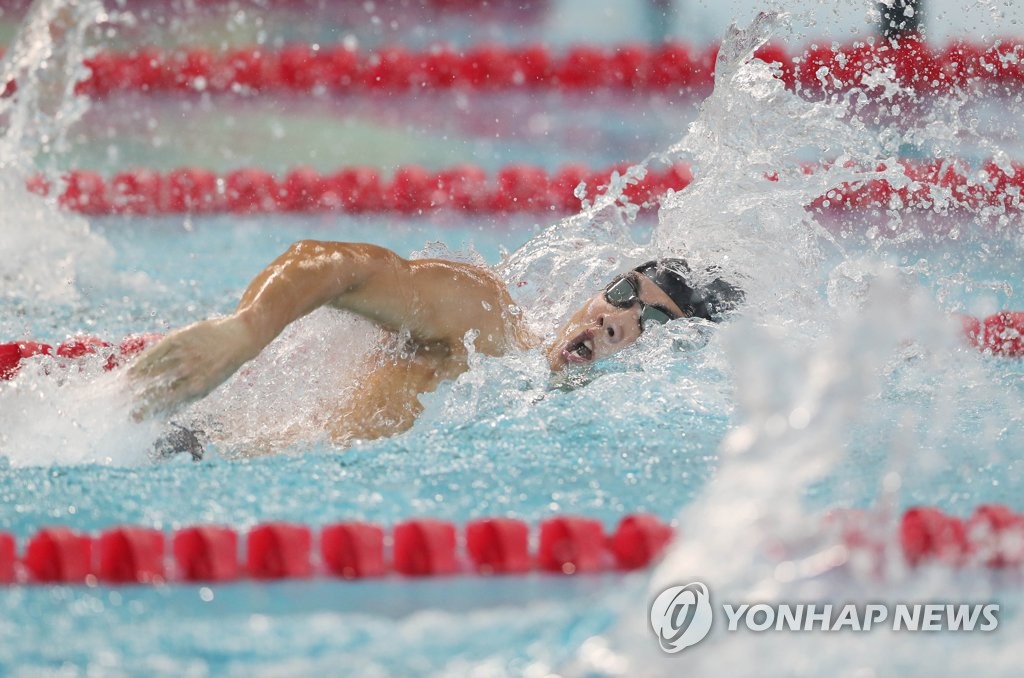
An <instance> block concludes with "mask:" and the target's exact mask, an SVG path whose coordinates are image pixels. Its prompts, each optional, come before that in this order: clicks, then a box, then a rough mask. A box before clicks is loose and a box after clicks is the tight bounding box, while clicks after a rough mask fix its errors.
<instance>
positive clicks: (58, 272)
mask: <svg viewBox="0 0 1024 678" xmlns="http://www.w3.org/2000/svg"><path fill="white" fill-rule="evenodd" d="M123 20H125V18H124V17H123V16H120V15H112V14H110V13H108V12H107V11H106V10H105V9H104V8H103V3H101V2H98V1H92V0H82V1H80V2H70V3H69V2H61V1H59V0H40V1H39V2H36V3H34V4H33V5H32V7H31V9H30V10H29V12H28V14H27V16H26V17H25V20H24V22H23V23H22V25H21V27H20V30H19V31H18V34H17V35H16V37H15V38H14V40H13V41H12V43H11V45H10V47H9V49H8V50H7V52H6V53H5V55H4V58H3V60H2V61H0V82H3V83H9V82H16V83H17V91H16V92H15V93H14V94H13V96H10V97H8V98H0V129H2V134H0V201H2V202H3V204H4V213H3V216H2V223H0V228H2V229H3V231H4V238H3V239H2V240H0V281H2V283H3V284H2V288H0V296H2V298H3V299H4V301H5V303H9V304H12V305H15V306H16V307H17V308H18V310H19V312H20V313H23V314H25V315H31V314H33V313H36V312H37V311H39V310H40V309H43V308H48V307H49V306H50V305H52V304H55V303H57V304H67V305H69V306H73V307H76V308H79V309H81V308H84V307H87V306H88V305H89V304H88V300H89V299H90V298H92V297H93V296H94V295H95V296H100V295H102V294H103V293H104V292H106V291H110V290H112V289H114V287H115V285H116V284H119V283H120V284H127V285H128V286H129V287H134V286H136V285H137V284H141V283H142V282H144V281H141V280H135V279H132V278H126V277H123V276H116V275H114V274H112V273H111V272H110V271H111V268H112V263H113V259H114V254H113V249H112V248H111V246H110V244H109V243H108V242H107V241H106V240H104V239H103V238H102V237H101V236H98V235H97V234H95V233H93V232H92V230H91V229H90V227H89V225H88V223H87V222H86V221H85V219H83V218H82V217H80V216H77V215H74V214H71V213H68V212H64V211H62V210H60V209H58V207H57V204H56V202H55V200H54V199H53V198H49V199H46V198H41V197H39V196H38V195H35V194H33V193H30V192H29V191H28V190H27V189H26V183H27V182H28V180H29V179H30V178H31V177H33V176H34V175H35V173H36V172H37V170H38V169H39V168H38V167H37V164H41V165H42V169H43V170H44V177H45V178H46V180H48V181H50V182H51V183H54V184H59V178H58V177H57V175H56V171H55V168H54V167H53V161H54V159H55V158H57V157H59V156H60V155H61V154H62V153H64V152H66V151H67V149H68V133H69V131H70V130H71V129H72V126H73V125H74V123H75V122H76V121H78V120H79V119H80V118H81V117H82V115H83V114H84V113H85V112H86V110H87V108H88V102H87V101H86V99H85V98H84V97H80V96H78V95H76V94H75V84H76V83H77V82H78V81H79V80H80V79H81V78H82V77H83V76H84V75H85V74H86V69H85V67H84V66H83V60H84V58H85V57H86V56H87V55H88V54H89V47H88V46H87V45H88V43H90V41H95V40H96V37H97V36H96V33H97V32H98V31H99V30H100V29H103V30H112V25H113V22H116V21H123ZM22 331H23V329H22V328H17V327H0V333H2V334H3V335H5V336H12V335H13V336H18V335H19V334H21V333H22Z"/></svg>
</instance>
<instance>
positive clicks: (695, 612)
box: [651, 582, 711, 654]
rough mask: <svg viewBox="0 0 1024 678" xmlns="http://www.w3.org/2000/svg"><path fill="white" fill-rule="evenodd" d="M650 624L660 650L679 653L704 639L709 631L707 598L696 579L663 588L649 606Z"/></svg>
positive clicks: (708, 604)
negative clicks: (690, 582) (682, 584)
mask: <svg viewBox="0 0 1024 678" xmlns="http://www.w3.org/2000/svg"><path fill="white" fill-rule="evenodd" d="M651 627H652V628H653V629H654V633H655V634H657V636H658V644H659V645H660V646H661V649H662V650H663V651H665V652H667V653H669V654H675V653H676V652H681V651H682V650H685V649H686V648H688V647H690V646H691V645H696V644H697V643H699V642H700V641H702V640H704V637H705V636H707V635H708V632H709V631H710V630H711V597H710V594H709V593H708V587H707V586H704V584H701V583H700V582H693V583H692V584H687V585H686V586H672V587H670V588H667V589H665V590H664V591H662V592H661V593H660V594H658V597H657V598H655V599H654V603H653V604H652V605H651Z"/></svg>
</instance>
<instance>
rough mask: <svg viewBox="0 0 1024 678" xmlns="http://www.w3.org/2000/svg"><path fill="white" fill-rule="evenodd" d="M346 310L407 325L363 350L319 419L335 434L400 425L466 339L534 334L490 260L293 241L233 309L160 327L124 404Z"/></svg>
mask: <svg viewBox="0 0 1024 678" xmlns="http://www.w3.org/2000/svg"><path fill="white" fill-rule="evenodd" d="M321 306H330V307H333V308H338V309H342V310H345V311H350V312H352V313H355V314H357V315H360V316H362V317H364V318H366V319H368V320H370V321H372V322H373V323H375V324H376V325H378V326H379V327H380V328H382V329H383V330H385V331H387V332H394V333H397V332H402V331H404V332H407V333H408V336H409V337H410V341H411V344H412V345H411V346H410V349H411V350H409V351H403V352H402V353H403V356H391V355H389V356H387V357H384V358H382V359H379V360H375V361H374V364H373V368H372V371H371V372H370V373H369V374H368V375H366V377H365V378H363V379H361V380H360V383H359V384H358V385H357V387H356V390H355V393H354V395H353V396H352V397H351V398H349V399H347V401H346V402H345V403H344V404H339V408H338V410H337V412H336V413H334V414H333V416H329V419H330V422H331V423H330V425H329V426H328V428H329V430H330V433H331V434H332V436H333V437H334V438H335V439H337V440H338V441H339V442H347V441H349V440H351V439H353V438H361V439H372V438H379V437H382V436H387V435H393V434H395V433H398V432H401V431H403V430H405V429H407V428H409V427H410V426H411V425H412V423H413V421H414V420H415V418H416V416H417V415H418V414H419V413H420V411H421V409H422V407H421V406H420V404H419V401H418V399H417V396H418V395H419V394H420V393H423V392H426V391H431V390H434V389H435V388H436V387H437V385H438V383H440V382H441V381H442V380H444V379H451V378H454V377H455V376H458V375H459V374H460V373H462V372H463V371H465V370H466V365H467V361H466V357H467V356H466V348H465V345H464V343H463V342H464V341H465V337H466V334H467V332H470V331H473V332H474V333H475V335H476V339H475V342H474V343H475V347H476V350H477V351H479V352H481V353H484V354H487V355H495V356H496V355H502V354H504V353H505V352H507V351H508V350H510V349H516V348H528V347H529V346H530V345H533V344H535V343H536V342H535V340H534V339H533V338H532V337H531V335H530V333H529V331H528V330H527V329H526V327H525V324H524V323H523V321H522V319H521V316H520V314H519V313H517V312H516V310H515V308H514V305H513V302H512V299H511V297H510V296H509V294H508V290H507V288H506V287H505V285H504V283H502V282H501V281H500V280H499V279H497V278H496V277H495V276H494V275H493V274H492V273H491V272H490V271H488V270H486V269H484V268H481V267H479V266H473V265H471V264H465V263H460V262H453V261H444V260H440V259H421V260H411V261H410V260H406V259H403V258H402V257H400V256H398V255H397V254H395V253H394V252H392V251H391V250H388V249H385V248H383V247H378V246H376V245H370V244H363V243H342V242H320V241H311V240H303V241H300V242H297V243H295V244H294V245H292V246H291V247H290V248H288V250H287V251H286V252H285V253H284V254H282V255H281V256H279V257H278V258H277V259H275V260H274V261H273V262H272V263H271V264H270V265H269V266H268V267H267V268H266V269H264V270H263V271H262V272H261V273H260V274H259V275H257V276H256V278H255V279H253V281H252V282H251V283H250V284H249V286H248V287H247V288H246V290H245V292H244V293H243V294H242V299H241V301H240V302H239V304H238V308H237V309H236V310H235V312H234V313H233V314H232V315H230V316H227V317H225V318H216V319H211V320H203V321H200V322H197V323H195V324H193V325H189V326H188V327H185V328H183V329H180V330H177V331H175V332H172V333H171V334H169V335H167V336H166V337H165V338H164V339H163V340H162V341H160V342H158V343H157V344H156V345H155V346H153V347H152V348H150V349H148V350H147V351H145V352H144V353H143V354H142V355H141V356H140V357H139V359H138V360H137V361H136V362H135V363H134V364H133V365H132V366H131V368H130V369H129V373H128V374H129V380H130V381H131V383H132V384H133V387H134V389H135V396H136V398H137V400H136V403H137V404H136V406H135V408H134V409H133V414H134V416H135V417H136V418H137V419H144V418H148V417H151V416H154V415H156V414H159V413H170V412H173V411H175V410H176V409H178V408H180V407H181V406H183V405H185V404H187V403H189V402H192V401H195V400H198V399H200V398H202V397H204V396H206V395H207V394H208V393H210V392H211V391H212V390H213V389H215V388H217V386H219V385H220V384H222V383H223V382H224V381H226V380H227V379H228V378H229V377H230V376H231V375H232V374H234V373H235V372H236V371H237V370H238V368H240V367H241V366H242V365H243V364H245V363H246V362H248V361H249V360H252V359H253V358H255V357H256V356H257V355H259V353H260V352H261V351H262V350H263V349H264V348H265V347H266V346H267V345H268V344H269V343H270V342H271V341H273V339H274V338H275V337H277V335H279V334H280V333H281V331H282V330H284V328H285V327H287V326H288V325H289V324H290V323H292V322H294V321H295V320H297V319H299V318H301V317H303V316H305V315H306V314H308V313H310V312H311V311H313V310H315V309H317V308H319V307H321Z"/></svg>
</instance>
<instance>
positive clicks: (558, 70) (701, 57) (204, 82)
mask: <svg viewBox="0 0 1024 678" xmlns="http://www.w3.org/2000/svg"><path fill="white" fill-rule="evenodd" d="M832 43H833V41H832V40H831V39H823V40H821V41H819V42H818V43H817V44H815V43H811V45H810V46H809V47H808V48H806V49H802V50H799V51H797V52H796V53H790V52H787V50H786V48H784V47H783V46H781V45H778V44H771V45H765V46H764V47H761V48H760V49H759V50H758V51H757V53H756V56H758V57H760V58H761V59H762V60H763V61H765V62H767V63H775V64H777V67H778V77H779V78H780V79H781V80H782V81H783V82H784V83H785V84H786V86H787V87H788V88H789V89H791V90H796V91H798V92H800V93H801V95H802V96H804V97H805V98H809V99H815V98H824V96H825V95H826V94H832V93H837V92H840V91H845V90H848V89H852V88H854V87H861V88H864V89H867V90H870V89H871V88H872V87H873V85H869V84H867V83H865V82H863V80H864V76H865V74H866V73H867V72H869V71H872V70H878V69H886V70H887V71H889V72H891V73H892V74H893V76H894V78H895V79H896V81H897V82H898V83H899V84H900V85H902V86H903V87H905V88H907V89H909V90H912V91H914V92H916V93H918V94H946V93H949V92H951V91H954V90H957V89H962V88H965V87H975V88H977V87H985V86H989V87H992V86H995V87H1000V88H1003V90H1004V91H1006V92H1009V93H1011V94H1012V93H1014V92H1016V91H1017V90H1019V88H1020V87H1021V86H1024V44H1021V43H1019V42H1017V41H1015V40H1013V39H1009V40H995V41H992V42H987V43H979V42H971V41H964V40H957V41H953V42H950V43H949V44H947V45H945V46H932V45H929V44H927V43H925V42H923V41H921V40H920V39H918V38H916V37H906V38H903V39H901V40H899V41H898V42H897V41H890V40H887V39H878V38H873V39H872V42H871V43H870V44H869V43H868V42H865V41H854V42H852V43H849V44H847V45H843V46H840V47H838V48H835V49H833V48H832V47H831V45H832ZM718 49H719V47H718V45H714V44H712V45H705V46H693V45H686V44H683V43H681V42H668V43H663V44H658V45H643V44H629V45H618V46H613V47H606V46H602V45H588V44H577V45H573V46H570V47H568V48H566V49H564V50H556V49H552V48H551V47H548V46H545V45H542V44H533V45H525V46H506V45H501V44H482V45H478V46H475V47H470V48H467V49H463V50H456V49H453V48H451V47H446V46H435V47H432V48H429V49H427V50H424V51H412V50H409V49H406V48H403V47H397V46H395V47H384V48H382V49H380V50H378V51H376V52H359V51H356V50H354V49H350V48H348V47H346V46H343V45H325V46H320V45H305V44H295V45H289V46H286V47H284V48H282V49H280V50H273V49H266V48H262V47H246V48H236V49H231V50H227V51H217V50H213V49H208V48H203V47H194V48H188V49H180V50H174V51H162V50H160V49H158V48H155V47H142V48H139V49H136V50H134V51H132V52H127V53H124V52H122V53H118V52H109V51H108V52H100V53H99V54H95V55H93V56H90V57H89V58H87V59H86V60H85V65H86V67H87V68H88V69H89V75H88V76H87V77H86V78H85V79H84V80H82V81H80V82H78V83H77V91H78V92H79V93H81V94H86V95H89V96H91V97H95V98H101V97H107V96H111V95H113V94H116V93H118V92H142V93H153V94H155V93H181V94H189V93H192V94H195V93H230V94H235V95H259V94H266V93H287V92H293V93H314V94H329V93H335V94H353V93H373V92H387V93H391V92H420V91H427V90H452V89H454V90H477V91H485V92H486V91H491V92H494V91H508V90H520V91H527V92H530V91H535V90H538V89H546V90H557V91H565V92H579V93H592V92H594V91H597V90H613V91H622V92H634V93H642V94H653V93H659V92H661V93H684V92H696V93H704V92H707V91H709V90H710V89H711V87H712V85H713V84H714V65H715V59H716V57H717V54H718ZM822 73H827V74H828V77H822V76H821V74H822ZM874 86H875V87H878V88H879V89H880V88H881V87H882V86H881V85H874ZM8 87H9V89H12V90H13V89H14V87H13V86H10V85H9V86H8Z"/></svg>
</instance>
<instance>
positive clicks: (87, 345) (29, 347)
mask: <svg viewBox="0 0 1024 678" xmlns="http://www.w3.org/2000/svg"><path fill="white" fill-rule="evenodd" d="M160 336H161V335H159V334H141V335H137V336H132V337H128V338H126V339H125V340H124V341H122V342H121V343H120V344H118V345H113V344H110V343H108V342H105V341H103V340H102V339H98V338H96V337H76V338H74V339H68V340H67V341H65V342H64V343H62V344H58V345H56V346H53V345H50V344H44V343H41V342H37V341H16V342H11V343H7V344H0V381H4V380H8V379H12V378H14V376H15V375H16V374H17V373H18V370H19V369H20V368H21V363H22V361H24V360H27V359H29V358H32V357H34V356H39V355H45V356H52V357H53V358H56V360H57V362H56V365H57V366H59V367H63V368H67V367H69V366H70V365H71V364H72V363H71V362H69V361H73V360H77V359H81V358H83V357H85V356H95V355H99V356H100V357H101V358H105V361H104V363H103V368H104V369H106V370H112V369H114V368H115V367H119V366H121V365H123V364H124V363H125V362H127V361H128V360H129V359H130V358H132V357H133V356H135V355H136V354H137V353H139V352H140V351H142V349H144V348H146V347H147V346H149V345H150V344H152V343H154V342H155V341H156V340H158V339H159V338H160Z"/></svg>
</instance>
